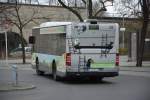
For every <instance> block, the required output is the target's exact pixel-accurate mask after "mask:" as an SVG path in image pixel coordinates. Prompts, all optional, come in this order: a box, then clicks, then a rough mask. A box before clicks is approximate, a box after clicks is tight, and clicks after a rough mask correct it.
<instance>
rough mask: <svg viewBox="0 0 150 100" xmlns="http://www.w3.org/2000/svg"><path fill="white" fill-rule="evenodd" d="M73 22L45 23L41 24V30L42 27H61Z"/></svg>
mask: <svg viewBox="0 0 150 100" xmlns="http://www.w3.org/2000/svg"><path fill="white" fill-rule="evenodd" d="M71 23H72V22H45V23H42V24H40V28H42V27H51V26H61V25H69V24H71Z"/></svg>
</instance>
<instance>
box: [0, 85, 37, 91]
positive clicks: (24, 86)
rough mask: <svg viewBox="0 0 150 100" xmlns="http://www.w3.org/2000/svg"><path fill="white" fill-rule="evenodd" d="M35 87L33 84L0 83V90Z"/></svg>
mask: <svg viewBox="0 0 150 100" xmlns="http://www.w3.org/2000/svg"><path fill="white" fill-rule="evenodd" d="M34 88H36V87H35V86H34V85H31V84H25V83H19V84H18V85H17V86H15V85H14V84H13V83H0V92H7V91H17V90H30V89H34Z"/></svg>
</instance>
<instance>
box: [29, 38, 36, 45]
mask: <svg viewBox="0 0 150 100" xmlns="http://www.w3.org/2000/svg"><path fill="white" fill-rule="evenodd" d="M29 43H30V44H35V37H34V36H30V37H29Z"/></svg>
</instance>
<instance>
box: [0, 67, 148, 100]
mask: <svg viewBox="0 0 150 100" xmlns="http://www.w3.org/2000/svg"><path fill="white" fill-rule="evenodd" d="M125 73H127V74H125ZM128 73H129V72H127V71H125V72H124V73H123V74H122V73H121V75H120V76H118V77H115V78H104V80H103V81H102V82H101V81H92V80H71V81H60V82H56V81H54V80H52V78H51V77H50V76H49V75H44V76H37V75H36V74H35V72H34V71H33V70H31V69H30V68H25V69H21V70H19V81H20V82H24V83H27V84H33V85H35V86H36V88H35V89H32V90H24V91H20V90H19V91H9V92H0V100H150V77H144V76H139V75H130V74H128ZM11 81H12V77H11V71H10V69H0V82H11Z"/></svg>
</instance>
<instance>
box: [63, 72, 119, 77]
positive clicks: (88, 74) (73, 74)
mask: <svg viewBox="0 0 150 100" xmlns="http://www.w3.org/2000/svg"><path fill="white" fill-rule="evenodd" d="M118 75H119V72H67V73H66V76H67V77H91V76H92V77H115V76H118Z"/></svg>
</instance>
